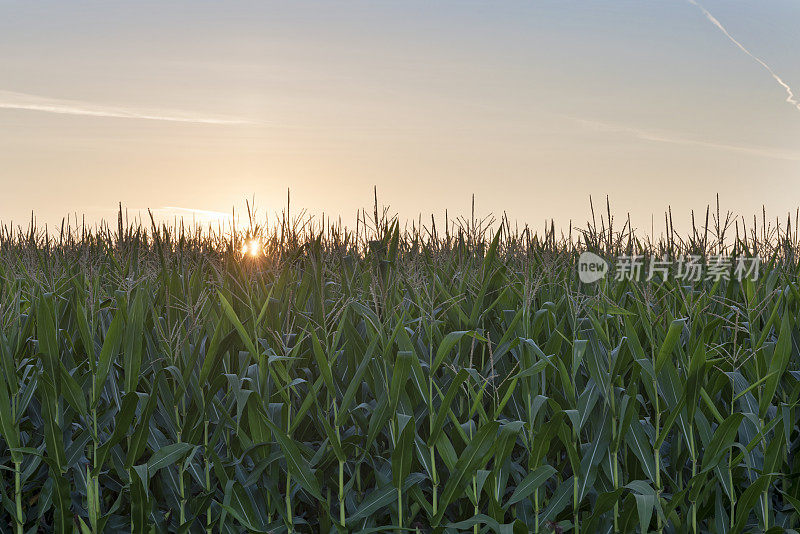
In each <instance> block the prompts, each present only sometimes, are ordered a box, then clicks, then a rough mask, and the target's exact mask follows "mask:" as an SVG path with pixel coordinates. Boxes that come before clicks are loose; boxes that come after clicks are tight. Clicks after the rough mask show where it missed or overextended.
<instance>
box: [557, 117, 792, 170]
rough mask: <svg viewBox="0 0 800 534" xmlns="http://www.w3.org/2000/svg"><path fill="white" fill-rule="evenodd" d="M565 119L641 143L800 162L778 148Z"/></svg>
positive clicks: (578, 119)
mask: <svg viewBox="0 0 800 534" xmlns="http://www.w3.org/2000/svg"><path fill="white" fill-rule="evenodd" d="M567 118H568V119H570V120H572V121H575V122H576V123H578V124H581V125H583V126H585V127H588V128H591V129H593V130H598V131H602V132H612V133H621V134H626V135H630V136H632V137H635V138H637V139H641V140H643V141H652V142H655V143H666V144H670V145H682V146H694V147H698V148H710V149H713V150H724V151H727V152H738V153H740V154H747V155H750V156H759V157H763V158H771V159H779V160H786V161H800V152H792V151H787V150H781V149H779V148H772V147H765V146H749V145H734V144H729V143H716V142H713V141H702V140H698V139H692V138H689V137H684V136H682V135H680V134H676V133H672V132H664V131H657V130H646V129H642V128H634V127H631V126H626V125H622V124H614V123H609V122H602V121H596V120H589V119H581V118H577V117H567Z"/></svg>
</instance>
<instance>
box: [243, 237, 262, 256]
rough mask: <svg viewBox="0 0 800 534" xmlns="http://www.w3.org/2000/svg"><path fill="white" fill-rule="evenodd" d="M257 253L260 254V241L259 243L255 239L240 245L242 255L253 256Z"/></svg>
mask: <svg viewBox="0 0 800 534" xmlns="http://www.w3.org/2000/svg"><path fill="white" fill-rule="evenodd" d="M259 254H261V243H259V242H258V241H256V240H255V239H252V240H250V241H247V242H245V243H244V245H242V255H243V256H252V257H255V256H258V255H259Z"/></svg>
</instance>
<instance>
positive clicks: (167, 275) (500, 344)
mask: <svg viewBox="0 0 800 534" xmlns="http://www.w3.org/2000/svg"><path fill="white" fill-rule="evenodd" d="M284 230H285V229H278V230H276V231H275V233H273V234H271V235H270V236H262V239H263V240H264V242H263V244H264V251H265V254H264V255H263V256H260V257H256V258H250V257H248V258H242V257H240V254H238V251H240V250H241V245H240V244H239V243H238V241H237V240H238V239H239V238H238V237H234V238H230V239H229V240H228V241H225V240H224V239H222V238H220V239H219V240H218V241H217V242H212V241H211V239H210V238H206V237H202V236H199V235H196V234H195V235H192V236H184V235H181V234H177V233H173V234H171V235H170V234H168V233H166V232H165V231H164V230H163V229H161V230H160V231H158V232H157V233H154V232H145V231H144V230H143V229H142V228H139V227H128V228H123V226H122V225H120V230H119V232H118V233H116V234H112V233H111V232H109V231H107V230H103V231H100V232H96V233H87V234H83V235H76V234H75V233H73V232H69V233H68V237H67V238H64V237H63V235H62V238H61V241H60V242H56V243H53V242H52V241H49V238H48V240H47V241H46V240H45V237H44V236H42V235H36V234H35V233H33V232H32V233H31V234H23V235H12V234H9V233H6V234H4V235H3V237H2V239H1V240H0V255H2V258H1V259H0V315H1V316H2V334H0V358H1V360H2V361H1V362H0V435H1V437H0V465H2V468H3V469H2V471H0V529H2V525H8V531H14V532H20V533H22V532H37V529H40V530H44V531H50V530H55V531H58V532H64V531H70V532H71V531H72V530H73V529H74V528H78V529H80V530H82V531H83V532H101V531H109V532H116V531H125V530H131V529H132V530H134V531H136V532H150V531H151V529H155V531H157V532H159V531H183V532H204V531H208V532H243V531H252V532H264V531H287V530H288V531H296V532H331V531H333V532H335V531H337V530H338V531H342V532H351V531H359V530H363V531H367V532H369V531H372V532H375V531H387V530H389V531H391V530H392V529H393V528H398V527H405V528H406V529H411V530H414V529H419V531H421V532H430V531H432V530H436V529H437V528H439V531H443V530H446V531H448V532H455V531H470V532H472V531H476V532H477V531H495V532H529V531H530V532H553V531H558V532H567V531H574V532H579V531H580V532H586V533H588V532H634V531H640V532H649V531H659V532H728V531H747V532H750V531H767V530H769V531H770V532H783V531H784V530H785V529H790V528H797V525H798V523H799V522H800V515H798V514H800V477H798V473H800V457H799V456H798V450H800V446H799V444H800V424H799V423H798V419H799V417H798V406H797V403H798V396H799V395H800V354H799V352H798V346H799V343H800V324H798V316H800V292H799V291H800V284H799V283H798V278H797V272H798V266H797V264H796V261H794V260H792V258H793V256H792V255H791V251H792V250H793V249H790V248H787V247H788V245H787V246H786V247H783V248H781V246H779V245H776V247H777V248H769V249H768V248H766V247H767V244H766V243H760V244H759V243H757V242H755V241H753V242H752V243H751V242H749V241H748V240H747V239H742V240H737V241H736V247H737V248H736V249H731V251H733V252H736V253H739V254H744V253H747V254H754V253H762V254H765V253H766V254H767V256H768V259H767V265H765V266H764V267H763V268H762V271H761V276H760V277H759V279H758V280H756V281H747V282H739V281H735V280H734V281H725V280H722V281H719V282H716V283H714V282H712V281H707V280H702V281H699V282H697V283H693V284H681V283H678V282H677V281H674V280H671V279H668V280H665V281H660V280H659V279H658V278H657V279H654V280H652V281H649V282H633V281H614V280H613V279H609V280H605V281H601V282H599V283H597V284H594V285H592V286H586V285H581V284H580V283H579V282H578V281H577V276H576V273H575V269H574V261H575V258H576V257H577V256H576V254H577V251H578V248H579V247H578V246H577V244H576V245H572V244H571V243H568V242H566V241H562V242H560V243H557V242H556V240H555V238H554V237H553V236H552V235H546V236H545V238H544V239H543V240H542V239H539V238H535V237H533V236H531V235H530V234H529V233H527V232H525V233H522V234H515V233H512V232H509V230H508V226H507V225H502V229H501V231H500V232H498V233H497V234H496V235H494V234H492V235H490V237H489V238H488V239H487V238H486V237H485V236H486V235H487V234H486V233H485V232H484V231H482V230H478V231H476V230H475V228H474V227H470V226H469V225H467V226H465V227H463V228H461V230H460V231H452V229H449V231H448V234H446V235H441V236H440V235H436V234H435V233H433V232H432V231H431V232H430V233H428V234H427V238H426V239H423V235H424V234H423V233H421V232H419V231H417V232H413V233H406V235H403V234H401V232H400V231H399V229H398V227H397V225H392V224H389V223H387V222H386V221H384V222H382V223H381V224H380V225H378V230H377V231H375V232H374V237H372V238H371V239H372V240H371V241H368V239H367V238H366V237H364V236H363V235H361V236H357V235H353V234H347V233H344V232H343V231H340V230H339V229H337V228H329V229H328V231H327V232H326V233H324V234H318V235H310V234H306V235H305V236H303V237H298V235H296V234H289V233H288V232H286V235H289V237H286V235H284ZM362 232H363V229H362ZM146 233H148V234H150V237H148V236H147V235H146ZM787 235H788V234H787ZM492 237H494V238H493V239H492ZM695 237H697V235H696V236H695ZM585 246H589V247H592V248H594V249H595V250H597V251H598V252H601V250H600V249H601V248H602V249H603V250H604V251H606V252H608V253H612V252H617V253H620V252H624V251H625V250H628V251H631V250H634V249H635V248H636V247H641V246H642V245H641V244H640V243H637V242H635V241H632V240H629V241H625V240H624V236H621V235H617V234H613V233H611V232H610V231H609V232H608V237H606V234H605V230H600V231H596V232H595V231H593V230H591V231H588V232H587V233H586V234H585V236H584V238H583V239H582V241H581V243H580V247H585ZM660 246H661V247H662V249H661V250H659V251H658V252H659V253H660V252H672V253H677V252H681V251H695V252H699V253H707V252H709V251H710V250H711V248H712V247H713V246H718V247H722V246H723V245H722V243H721V242H720V243H718V244H716V245H710V244H709V243H708V241H706V242H702V241H696V240H689V241H687V242H686V243H679V244H675V242H673V241H671V240H670V241H668V242H662V243H661V245H660ZM770 246H772V245H770ZM673 247H674V248H673ZM758 247H762V248H758ZM770 258H771V259H770ZM3 530H5V529H3Z"/></svg>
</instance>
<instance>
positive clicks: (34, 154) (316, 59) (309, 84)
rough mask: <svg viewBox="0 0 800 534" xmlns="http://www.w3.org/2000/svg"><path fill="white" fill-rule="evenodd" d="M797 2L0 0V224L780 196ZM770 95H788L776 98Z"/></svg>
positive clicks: (791, 124) (509, 210)
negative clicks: (248, 209)
mask: <svg viewBox="0 0 800 534" xmlns="http://www.w3.org/2000/svg"><path fill="white" fill-rule="evenodd" d="M798 27H800V3H798V2H797V1H796V0H698V1H697V2H693V1H691V0H602V1H601V0H583V1H578V0H535V1H532V0H528V1H524V2H523V1H491V2H490V1H482V2H477V1H444V0H441V1H430V0H428V1H413V0H403V1H402V2H401V1H396V2H388V1H382V0H372V1H348V2H330V1H326V2H322V1H320V2H309V1H303V0H298V1H294V2H243V1H235V0H230V1H226V2H197V1H192V2H175V1H171V2H145V1H137V2H121V1H102V2H99V1H98V2H82V1H76V2H60V1H53V0H50V1H40V2H22V1H15V0H14V1H9V0H2V1H0V221H1V222H2V223H4V224H8V223H11V222H13V223H14V224H25V223H27V221H28V220H29V219H30V216H31V211H33V212H35V214H36V217H37V220H39V221H40V222H46V223H49V224H57V223H58V222H59V221H60V220H61V218H62V217H63V216H66V215H73V216H74V215H75V214H77V216H78V217H81V216H84V215H85V217H86V218H87V220H89V221H98V220H100V219H102V218H111V219H112V220H113V219H114V218H115V213H116V207H117V205H118V203H119V202H121V203H122V204H123V206H124V207H125V208H126V209H127V210H128V212H129V213H130V214H131V215H132V216H133V215H135V214H142V213H143V214H145V216H146V210H147V208H150V209H152V210H153V211H154V213H156V214H157V215H158V216H159V217H164V218H170V217H177V216H183V217H185V218H186V219H187V220H192V219H193V218H194V220H209V219H211V220H213V219H214V218H215V217H217V214H229V213H230V212H231V209H232V208H233V207H236V209H237V210H241V209H242V208H243V207H244V203H245V200H246V199H248V200H253V199H254V201H255V204H256V206H258V207H259V209H260V213H261V214H273V213H275V212H277V211H280V210H281V209H282V208H283V206H285V203H286V196H287V190H291V197H292V200H291V203H292V211H293V212H295V213H297V212H298V211H299V210H301V209H305V210H306V211H307V213H308V214H310V215H314V216H317V217H318V216H319V215H320V214H322V213H325V214H327V215H328V216H332V217H342V220H343V221H344V222H346V223H348V224H351V223H352V221H354V219H355V213H356V211H357V210H358V209H360V208H367V209H368V210H370V209H371V207H372V202H373V187H377V192H378V198H379V201H380V203H381V204H385V205H388V206H389V207H390V209H391V211H392V212H393V213H397V214H398V215H399V216H400V218H401V219H416V218H417V217H418V216H419V215H422V216H423V217H424V218H429V217H430V214H434V215H436V216H437V217H441V216H443V213H444V210H445V209H447V210H448V212H449V214H450V216H451V217H454V216H455V215H468V214H469V211H470V204H471V198H472V195H473V194H474V196H475V207H476V213H478V214H486V213H490V212H491V213H494V214H495V215H499V214H503V213H506V214H507V215H508V217H509V218H510V219H511V220H512V221H518V222H520V223H529V224H531V225H532V226H533V227H534V228H535V227H539V226H541V225H542V224H543V222H544V221H545V220H546V219H551V218H553V219H555V222H556V224H557V225H559V226H566V225H568V224H569V221H570V220H572V221H573V223H574V224H577V225H581V224H584V223H585V222H586V220H587V218H588V217H589V198H590V196H591V197H592V198H593V199H594V202H595V206H597V205H598V204H604V203H605V197H606V195H608V196H609V197H610V201H611V205H612V208H613V211H614V212H615V214H616V216H617V217H618V218H624V216H625V214H626V213H630V214H631V217H632V220H633V221H634V224H635V225H636V226H637V227H638V228H641V229H645V230H649V229H650V224H651V220H652V217H653V216H655V221H656V227H658V224H659V223H660V222H661V221H663V213H664V210H665V209H666V208H667V206H671V207H672V211H673V214H674V215H675V217H676V219H677V221H676V222H677V224H678V225H680V224H682V223H683V222H685V221H688V219H689V212H690V210H692V209H694V210H696V211H704V209H705V206H706V205H707V204H709V203H713V202H714V200H715V195H716V194H717V193H719V195H720V201H721V205H722V207H723V209H730V210H732V211H734V212H736V213H737V214H740V215H746V216H751V215H752V214H754V213H760V212H761V207H762V205H763V206H765V207H766V209H767V212H768V213H770V214H772V215H776V216H777V215H785V214H786V213H787V212H788V211H791V212H794V210H795V209H796V208H797V207H798V204H800V202H798V199H800V194H799V193H800V105H798V104H797V99H798V98H800V96H798V95H800V61H797V50H798V49H800V32H798V31H797V28H798ZM787 99H788V100H787Z"/></svg>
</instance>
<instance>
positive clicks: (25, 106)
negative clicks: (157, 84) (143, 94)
mask: <svg viewBox="0 0 800 534" xmlns="http://www.w3.org/2000/svg"><path fill="white" fill-rule="evenodd" d="M0 109H20V110H28V111H42V112H46V113H57V114H61V115H84V116H90V117H112V118H119V119H145V120H153V121H168V122H190V123H195V124H256V122H254V121H250V120H245V119H239V118H230V117H209V116H203V115H197V114H194V113H189V112H184V111H175V110H160V109H144V108H128V107H115V106H107V105H103V104H95V103H92V102H82V101H79V100H66V99H60V98H47V97H42V96H37V95H29V94H26V93H16V92H13V91H2V90H0Z"/></svg>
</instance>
